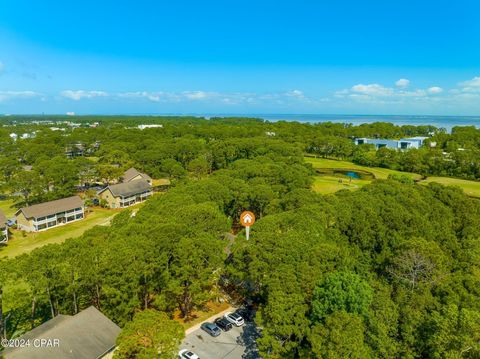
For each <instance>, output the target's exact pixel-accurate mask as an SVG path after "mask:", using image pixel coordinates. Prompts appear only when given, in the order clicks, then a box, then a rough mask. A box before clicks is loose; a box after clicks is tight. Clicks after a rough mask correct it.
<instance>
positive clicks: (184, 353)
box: [178, 349, 200, 359]
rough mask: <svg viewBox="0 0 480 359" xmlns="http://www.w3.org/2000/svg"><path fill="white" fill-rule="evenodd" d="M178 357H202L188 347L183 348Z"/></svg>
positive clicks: (193, 358) (186, 358) (187, 358)
mask: <svg viewBox="0 0 480 359" xmlns="http://www.w3.org/2000/svg"><path fill="white" fill-rule="evenodd" d="M178 357H179V358H182V359H200V357H199V356H198V355H197V354H195V353H194V352H192V351H190V350H188V349H182V350H180V351H179V352H178Z"/></svg>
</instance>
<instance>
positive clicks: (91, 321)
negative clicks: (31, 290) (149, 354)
mask: <svg viewBox="0 0 480 359" xmlns="http://www.w3.org/2000/svg"><path fill="white" fill-rule="evenodd" d="M119 333H120V328H119V327H118V326H117V325H116V324H115V323H113V322H112V321H111V320H110V319H108V318H107V317H106V316H104V315H103V314H102V313H101V312H99V311H98V310H97V309H96V308H95V307H89V308H87V309H85V310H83V311H81V312H80V313H78V314H76V315H74V316H69V315H58V316H56V317H55V318H53V319H51V320H49V321H48V322H46V323H44V324H42V325H40V326H38V327H36V328H35V329H33V330H31V331H29V332H28V333H26V334H24V335H23V336H21V337H19V338H17V339H19V340H22V339H25V340H27V339H30V340H31V341H33V340H35V339H52V340H53V339H58V340H59V345H58V346H52V347H39V348H36V347H35V346H33V345H32V346H30V347H23V348H10V349H6V350H5V351H4V353H3V355H4V356H5V359H44V358H49V359H63V358H76V359H93V358H95V359H96V358H101V357H102V356H104V355H105V354H106V353H107V352H109V351H110V350H112V349H113V348H114V347H115V341H116V339H117V336H118V334H119Z"/></svg>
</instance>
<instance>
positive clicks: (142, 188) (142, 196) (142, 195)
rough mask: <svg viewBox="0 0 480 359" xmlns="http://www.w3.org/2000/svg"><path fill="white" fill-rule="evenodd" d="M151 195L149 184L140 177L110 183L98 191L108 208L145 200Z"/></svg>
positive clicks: (127, 205) (122, 206) (126, 205)
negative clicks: (128, 180)
mask: <svg viewBox="0 0 480 359" xmlns="http://www.w3.org/2000/svg"><path fill="white" fill-rule="evenodd" d="M151 195H153V189H152V186H151V184H150V183H149V182H148V181H147V180H145V179H143V178H141V179H136V180H132V181H130V182H122V183H118V184H114V185H110V186H107V187H105V188H104V189H102V190H101V191H99V192H98V197H99V198H100V200H104V201H105V202H106V204H107V206H108V207H109V208H124V207H129V206H133V205H134V204H137V203H140V202H143V201H145V200H146V199H147V198H148V197H150V196H151Z"/></svg>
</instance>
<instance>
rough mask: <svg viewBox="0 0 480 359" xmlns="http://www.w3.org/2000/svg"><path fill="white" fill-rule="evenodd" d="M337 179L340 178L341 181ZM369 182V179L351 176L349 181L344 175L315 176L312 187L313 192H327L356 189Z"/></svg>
mask: <svg viewBox="0 0 480 359" xmlns="http://www.w3.org/2000/svg"><path fill="white" fill-rule="evenodd" d="M339 180H341V182H340V181H339ZM370 182H371V181H370V180H362V179H353V178H352V180H351V181H350V179H349V178H347V177H346V176H316V177H315V181H314V182H313V186H312V188H313V190H314V191H315V192H318V193H322V194H329V193H335V192H337V191H340V190H341V189H350V190H353V189H358V188H361V187H363V186H365V185H366V184H369V183H370Z"/></svg>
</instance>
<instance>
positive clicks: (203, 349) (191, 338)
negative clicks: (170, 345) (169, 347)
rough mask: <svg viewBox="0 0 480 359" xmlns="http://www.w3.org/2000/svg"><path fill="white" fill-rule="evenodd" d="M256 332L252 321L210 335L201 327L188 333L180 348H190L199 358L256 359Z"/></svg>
mask: <svg viewBox="0 0 480 359" xmlns="http://www.w3.org/2000/svg"><path fill="white" fill-rule="evenodd" d="M257 336H258V333H257V330H256V327H255V324H254V323H253V322H247V323H245V325H243V326H241V327H235V326H234V327H233V328H232V329H231V330H229V331H228V332H222V334H220V335H219V336H218V337H215V338H214V337H212V336H210V335H209V334H208V333H206V332H204V331H203V330H202V329H197V330H195V331H194V332H192V333H190V334H189V335H187V336H186V338H185V339H184V340H183V342H182V345H181V348H182V349H190V350H191V351H193V352H194V353H195V354H197V355H198V356H199V357H200V358H201V359H258V358H260V357H259V356H258V352H257V347H256V343H255V339H256V338H257Z"/></svg>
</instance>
